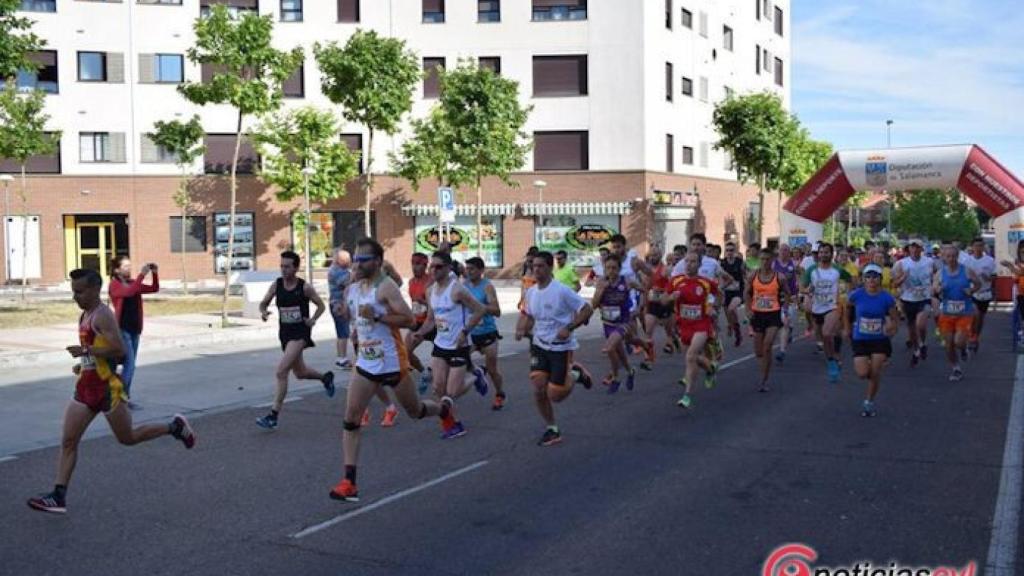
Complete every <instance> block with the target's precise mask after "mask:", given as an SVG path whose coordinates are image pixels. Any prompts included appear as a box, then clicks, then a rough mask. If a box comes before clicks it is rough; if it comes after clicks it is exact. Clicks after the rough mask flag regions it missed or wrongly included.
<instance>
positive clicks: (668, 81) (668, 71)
mask: <svg viewBox="0 0 1024 576" xmlns="http://www.w3.org/2000/svg"><path fill="white" fill-rule="evenodd" d="M672 76H674V74H672V63H671V62H665V100H668V101H669V102H671V101H672V97H673V96H674V94H673V92H675V91H674V90H673V89H672Z"/></svg>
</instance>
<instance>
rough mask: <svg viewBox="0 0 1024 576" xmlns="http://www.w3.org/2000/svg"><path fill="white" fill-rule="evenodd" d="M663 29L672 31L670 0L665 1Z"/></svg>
mask: <svg viewBox="0 0 1024 576" xmlns="http://www.w3.org/2000/svg"><path fill="white" fill-rule="evenodd" d="M665 28H668V29H669V30H671V29H672V0H665Z"/></svg>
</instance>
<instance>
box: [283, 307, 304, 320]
mask: <svg viewBox="0 0 1024 576" xmlns="http://www.w3.org/2000/svg"><path fill="white" fill-rule="evenodd" d="M280 313H281V324H301V323H302V310H301V309H300V308H299V307H298V306H285V307H283V308H281V309H280Z"/></svg>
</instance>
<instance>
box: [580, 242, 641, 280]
mask: <svg viewBox="0 0 1024 576" xmlns="http://www.w3.org/2000/svg"><path fill="white" fill-rule="evenodd" d="M636 257H637V255H636V250H633V249H630V250H629V251H628V252H626V258H625V259H624V260H623V262H622V266H621V267H620V270H619V274H621V275H622V277H623V278H625V279H626V281H627V282H631V281H632V282H635V281H636V271H635V270H633V258H636ZM591 270H593V271H594V274H595V275H597V277H598V278H603V277H604V262H602V261H601V259H600V258H598V259H597V260H596V261H595V262H594V265H593V266H592V267H591Z"/></svg>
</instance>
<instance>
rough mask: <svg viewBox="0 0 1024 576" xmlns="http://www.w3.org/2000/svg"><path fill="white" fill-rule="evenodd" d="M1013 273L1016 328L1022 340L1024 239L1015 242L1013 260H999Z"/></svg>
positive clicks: (1023, 320)
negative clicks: (1018, 322) (1015, 291)
mask: <svg viewBox="0 0 1024 576" xmlns="http://www.w3.org/2000/svg"><path fill="white" fill-rule="evenodd" d="M1000 264H1002V265H1003V266H1005V267H1006V269H1007V270H1009V271H1010V273H1011V274H1013V276H1014V279H1015V284H1016V288H1017V297H1016V301H1017V313H1018V314H1020V328H1019V329H1018V340H1024V240H1020V241H1018V242H1017V257H1016V259H1015V260H1014V261H1013V262H1010V261H1009V260H1003V261H1001V262H1000Z"/></svg>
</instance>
